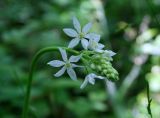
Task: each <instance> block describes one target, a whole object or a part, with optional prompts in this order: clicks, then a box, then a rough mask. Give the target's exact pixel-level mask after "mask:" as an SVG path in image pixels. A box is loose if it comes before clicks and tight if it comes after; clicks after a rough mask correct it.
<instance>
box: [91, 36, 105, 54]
mask: <svg viewBox="0 0 160 118" xmlns="http://www.w3.org/2000/svg"><path fill="white" fill-rule="evenodd" d="M99 40H100V38H97V39H95V38H94V39H93V38H92V39H90V40H89V44H88V49H90V50H93V51H96V52H99V51H101V50H102V49H103V48H104V45H103V44H101V43H98V42H99Z"/></svg>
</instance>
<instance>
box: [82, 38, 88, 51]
mask: <svg viewBox="0 0 160 118" xmlns="http://www.w3.org/2000/svg"><path fill="white" fill-rule="evenodd" d="M81 43H82V47H83V48H84V49H87V47H88V40H87V39H81Z"/></svg>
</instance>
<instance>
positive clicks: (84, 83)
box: [80, 79, 88, 89]
mask: <svg viewBox="0 0 160 118" xmlns="http://www.w3.org/2000/svg"><path fill="white" fill-rule="evenodd" d="M87 84H88V79H85V80H84V82H83V83H82V84H81V86H80V88H81V89H83V88H84V87H86V86H87Z"/></svg>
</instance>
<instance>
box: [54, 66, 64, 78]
mask: <svg viewBox="0 0 160 118" xmlns="http://www.w3.org/2000/svg"><path fill="white" fill-rule="evenodd" d="M65 71H66V67H65V66H63V68H61V69H60V70H59V71H58V72H57V73H56V74H54V76H55V77H60V76H61V75H63V74H64V72H65Z"/></svg>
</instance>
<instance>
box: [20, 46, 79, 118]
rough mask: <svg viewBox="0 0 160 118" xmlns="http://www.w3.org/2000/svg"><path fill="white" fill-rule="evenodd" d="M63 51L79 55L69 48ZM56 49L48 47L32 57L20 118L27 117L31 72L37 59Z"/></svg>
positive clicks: (56, 48)
mask: <svg viewBox="0 0 160 118" xmlns="http://www.w3.org/2000/svg"><path fill="white" fill-rule="evenodd" d="M63 49H65V50H66V51H68V52H71V53H74V54H79V52H77V51H75V50H72V49H69V48H65V47H63ZM57 50H58V47H48V48H44V49H41V50H40V51H39V52H37V53H36V55H35V56H34V58H33V60H32V63H31V68H30V72H29V77H28V81H27V88H26V95H25V99H24V106H23V112H22V118H27V117H28V107H29V99H30V94H31V85H32V80H33V72H34V69H35V66H36V63H37V61H38V59H39V58H40V57H41V56H42V55H43V54H45V53H47V52H51V51H57Z"/></svg>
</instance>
